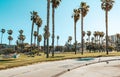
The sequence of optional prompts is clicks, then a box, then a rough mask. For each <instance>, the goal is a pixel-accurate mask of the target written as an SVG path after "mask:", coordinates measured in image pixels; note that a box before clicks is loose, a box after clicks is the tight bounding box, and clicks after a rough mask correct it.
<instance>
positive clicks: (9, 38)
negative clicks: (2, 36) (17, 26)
mask: <svg viewBox="0 0 120 77" xmlns="http://www.w3.org/2000/svg"><path fill="white" fill-rule="evenodd" d="M8 40H9V45H11V43H10V42H11V41H12V40H13V37H12V36H10V35H9V36H8Z"/></svg>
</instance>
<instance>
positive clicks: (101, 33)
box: [100, 32, 105, 44]
mask: <svg viewBox="0 0 120 77" xmlns="http://www.w3.org/2000/svg"><path fill="white" fill-rule="evenodd" d="M104 35H105V34H104V32H100V37H101V44H103V37H104Z"/></svg>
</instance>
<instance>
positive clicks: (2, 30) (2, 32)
mask: <svg viewBox="0 0 120 77" xmlns="http://www.w3.org/2000/svg"><path fill="white" fill-rule="evenodd" d="M4 33H5V29H1V44H2V39H3V34H4Z"/></svg>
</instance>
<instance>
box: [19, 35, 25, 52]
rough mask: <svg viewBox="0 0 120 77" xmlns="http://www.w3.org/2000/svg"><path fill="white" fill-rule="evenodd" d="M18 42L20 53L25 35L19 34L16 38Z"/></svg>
mask: <svg viewBox="0 0 120 77" xmlns="http://www.w3.org/2000/svg"><path fill="white" fill-rule="evenodd" d="M18 39H19V41H20V46H21V52H22V51H23V46H24V43H23V42H24V40H25V35H22V34H20V35H19V37H18Z"/></svg>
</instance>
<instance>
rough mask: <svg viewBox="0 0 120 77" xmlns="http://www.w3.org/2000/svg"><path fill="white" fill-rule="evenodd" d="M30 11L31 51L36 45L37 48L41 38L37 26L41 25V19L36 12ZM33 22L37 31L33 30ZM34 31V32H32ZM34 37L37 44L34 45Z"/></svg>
mask: <svg viewBox="0 0 120 77" xmlns="http://www.w3.org/2000/svg"><path fill="white" fill-rule="evenodd" d="M30 13H31V21H32V28H31V43H30V44H31V51H32V48H33V45H34V47H35V46H37V47H38V48H39V45H40V42H41V40H42V35H40V34H39V28H40V27H41V25H42V19H41V18H40V17H39V15H38V13H37V12H35V11H33V12H30ZM34 24H36V25H37V31H34ZM33 32H34V33H33ZM33 36H34V44H33V43H32V40H33ZM36 39H37V45H36Z"/></svg>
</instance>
